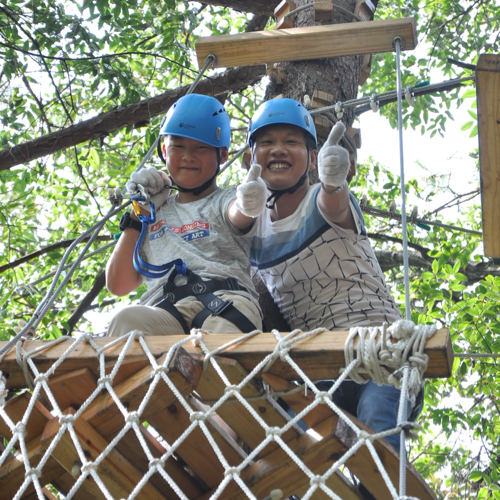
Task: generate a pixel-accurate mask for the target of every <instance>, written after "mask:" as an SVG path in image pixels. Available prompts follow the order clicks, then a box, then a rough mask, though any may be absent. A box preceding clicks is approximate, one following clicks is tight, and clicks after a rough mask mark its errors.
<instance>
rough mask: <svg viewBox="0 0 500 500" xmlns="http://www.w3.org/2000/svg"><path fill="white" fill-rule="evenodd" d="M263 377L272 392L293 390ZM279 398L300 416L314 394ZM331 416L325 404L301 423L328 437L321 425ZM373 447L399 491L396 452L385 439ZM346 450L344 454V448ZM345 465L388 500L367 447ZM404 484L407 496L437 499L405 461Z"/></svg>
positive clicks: (380, 499) (381, 498) (283, 382)
mask: <svg viewBox="0 0 500 500" xmlns="http://www.w3.org/2000/svg"><path fill="white" fill-rule="evenodd" d="M263 378H264V379H265V380H266V382H268V383H269V385H270V386H271V387H272V388H273V389H274V390H275V391H289V390H292V389H294V388H296V386H295V385H293V384H291V383H289V382H287V381H286V380H284V379H280V378H279V377H275V376H274V375H267V374H264V376H263ZM282 398H283V400H284V401H286V403H287V404H289V405H290V407H291V408H292V409H293V410H294V411H295V413H300V412H301V411H302V410H303V409H304V408H305V407H306V406H308V405H309V404H311V403H312V402H313V401H314V393H313V392H312V391H308V393H307V395H306V394H305V393H304V391H301V392H297V393H295V394H292V395H289V396H282ZM345 413H346V415H348V416H349V418H350V419H351V420H352V421H353V422H354V423H355V424H356V426H357V427H359V428H360V429H362V430H365V431H367V432H369V433H370V434H374V431H373V430H372V429H371V428H369V427H368V426H367V425H365V424H364V423H363V422H361V421H360V420H358V419H357V418H355V417H353V416H352V415H349V414H348V413H347V412H345ZM333 415H335V413H334V412H333V411H332V410H331V409H330V407H328V406H326V405H318V406H316V407H315V408H313V409H312V410H310V412H309V413H308V414H307V415H306V416H305V417H304V418H303V420H304V422H305V423H306V424H307V425H308V426H310V427H314V429H315V431H316V432H318V433H319V434H320V435H322V436H327V435H328V434H329V433H330V432H331V428H330V427H329V426H326V427H324V426H322V423H323V422H325V421H327V420H328V418H329V417H331V416H333ZM353 440H354V442H353V443H355V442H356V440H357V439H356V438H353ZM373 445H374V447H375V449H376V451H377V455H378V456H379V458H380V460H381V462H382V464H383V465H384V467H385V469H386V471H387V473H388V474H389V477H390V478H391V481H392V482H393V484H394V485H395V487H396V489H398V487H399V453H398V451H396V450H395V449H394V448H393V447H392V446H391V445H390V444H389V443H388V442H387V441H386V440H385V439H382V440H378V441H375V442H374V443H373ZM345 451H347V449H346V450H345ZM346 465H347V467H348V468H349V470H350V471H351V472H352V473H353V474H355V475H356V476H357V477H358V478H359V479H360V481H361V482H362V483H363V485H364V486H365V487H366V488H368V490H370V491H371V492H372V494H373V495H374V496H375V498H377V500H385V499H386V498H390V496H391V494H390V492H389V489H388V488H387V486H386V484H385V481H384V480H383V478H382V476H381V474H380V472H379V471H378V468H377V465H376V464H375V462H374V460H373V457H372V456H371V454H370V451H369V450H368V448H367V447H366V446H362V447H361V448H360V449H359V450H358V452H357V453H356V455H354V456H353V457H352V458H350V459H349V460H348V461H347V462H346ZM406 485H407V495H410V496H413V497H417V498H419V499H420V500H436V495H435V494H434V492H433V491H432V490H431V489H430V488H429V486H428V485H427V483H426V482H425V481H424V479H423V478H422V477H421V476H420V474H419V473H418V471H417V470H416V469H415V468H414V467H413V466H412V465H411V464H410V463H409V462H406Z"/></svg>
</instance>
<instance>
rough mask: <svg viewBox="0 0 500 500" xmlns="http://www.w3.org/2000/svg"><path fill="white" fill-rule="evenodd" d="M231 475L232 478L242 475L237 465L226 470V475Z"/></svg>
mask: <svg viewBox="0 0 500 500" xmlns="http://www.w3.org/2000/svg"><path fill="white" fill-rule="evenodd" d="M228 476H231V479H234V478H235V477H239V476H240V471H239V470H238V468H237V467H229V468H228V469H226V470H225V471H224V477H228Z"/></svg>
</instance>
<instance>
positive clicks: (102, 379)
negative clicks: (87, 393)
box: [98, 375, 113, 389]
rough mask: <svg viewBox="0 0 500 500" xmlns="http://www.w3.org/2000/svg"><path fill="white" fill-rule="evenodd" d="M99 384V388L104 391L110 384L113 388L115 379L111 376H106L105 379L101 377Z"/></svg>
mask: <svg viewBox="0 0 500 500" xmlns="http://www.w3.org/2000/svg"><path fill="white" fill-rule="evenodd" d="M98 382H99V387H100V388H101V389H104V387H105V385H106V383H109V385H111V386H112V385H113V379H112V378H111V377H110V376H109V375H106V376H105V377H101V378H100V379H99V381H98Z"/></svg>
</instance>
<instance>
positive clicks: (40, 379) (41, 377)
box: [34, 373, 49, 385]
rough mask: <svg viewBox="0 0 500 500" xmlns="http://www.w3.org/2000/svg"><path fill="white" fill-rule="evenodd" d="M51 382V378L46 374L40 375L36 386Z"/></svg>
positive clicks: (36, 380) (36, 379)
mask: <svg viewBox="0 0 500 500" xmlns="http://www.w3.org/2000/svg"><path fill="white" fill-rule="evenodd" d="M47 380H49V376H48V375H47V374H46V373H40V375H37V377H36V378H35V380H34V382H35V385H36V384H43V383H44V382H47Z"/></svg>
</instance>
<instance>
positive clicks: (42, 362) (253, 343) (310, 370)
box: [0, 329, 453, 388]
mask: <svg viewBox="0 0 500 500" xmlns="http://www.w3.org/2000/svg"><path fill="white" fill-rule="evenodd" d="M348 336H349V331H347V330H338V331H334V332H324V333H320V334H318V335H316V336H315V337H312V338H309V339H307V340H303V341H302V342H300V344H294V346H293V347H292V349H291V351H290V353H291V355H292V357H293V359H295V360H296V361H297V362H298V364H299V365H300V366H301V367H302V369H303V370H304V371H305V372H306V373H307V374H308V375H309V376H310V377H312V378H313V379H315V380H329V379H334V378H337V377H338V376H339V370H340V368H343V367H345V358H344V344H345V341H346V339H347V337H348ZM240 337H241V334H231V333H223V334H221V333H219V334H211V335H206V336H205V337H204V342H205V344H206V346H207V347H208V349H209V350H210V351H212V350H215V349H217V348H219V347H221V346H223V345H225V344H226V343H228V342H230V341H234V340H236V339H239V338H240ZM144 340H145V342H146V343H147V345H148V347H149V349H150V350H151V352H152V354H153V356H155V357H159V356H161V355H162V354H164V353H165V352H167V351H168V350H169V349H170V348H171V347H172V346H173V345H174V344H176V343H177V342H178V341H179V337H178V336H177V335H168V336H162V337H159V336H147V337H144ZM47 342H48V341H47ZM94 342H95V343H96V344H97V345H98V346H99V347H103V346H105V345H107V344H109V343H110V339H107V338H95V339H94ZM6 343H7V342H0V348H2V347H3V346H4V345H5V344H6ZM276 344H277V340H276V337H275V336H274V335H273V334H272V333H261V334H259V335H256V336H254V337H252V338H251V339H248V340H246V341H245V342H242V343H241V344H237V345H235V346H233V347H231V348H230V349H228V350H227V351H225V352H222V353H220V354H219V355H220V356H222V357H229V358H232V359H235V360H237V361H238V362H239V363H240V364H241V365H242V366H243V367H244V368H245V370H247V371H251V370H252V369H253V367H255V366H256V365H257V364H258V363H259V362H260V361H261V360H262V359H263V358H264V357H265V356H267V355H268V354H270V353H271V352H273V351H274V348H275V347H276ZM43 345H44V341H40V340H30V341H27V342H25V343H24V346H23V347H24V349H25V350H26V351H31V350H33V349H36V348H38V347H41V346H43ZM67 347H68V345H67V343H64V344H63V345H61V344H58V345H55V346H54V347H52V348H50V349H47V350H46V351H44V352H43V356H33V357H32V358H31V359H32V360H33V362H34V363H35V364H36V366H37V367H38V369H39V370H40V371H41V372H45V371H46V370H48V369H49V368H50V367H51V366H52V365H53V363H54V362H55V361H56V360H58V359H59V358H60V356H61V355H62V353H63V352H65V351H66V349H67ZM121 349H122V346H121V345H118V346H114V347H111V348H109V349H108V350H107V351H106V359H107V361H108V362H112V361H114V360H116V359H117V358H118V356H119V354H120V352H121ZM184 349H185V350H186V351H187V352H188V353H190V354H191V355H198V356H199V355H200V354H201V348H199V347H196V346H194V345H193V344H191V343H187V344H184ZM424 353H425V354H427V355H428V356H429V366H428V368H427V371H426V372H425V374H424V376H425V377H426V378H439V377H449V376H450V374H451V369H452V365H453V349H452V344H451V337H450V334H449V331H448V330H446V329H442V330H438V331H437V332H436V333H435V334H434V335H433V336H432V337H431V338H430V339H429V340H428V341H427V343H426V345H425V349H424ZM127 358H128V359H129V360H130V361H132V360H133V361H144V366H148V365H149V361H148V360H147V357H146V355H145V354H144V351H143V349H142V347H141V345H140V344H139V342H134V343H133V344H132V345H131V346H130V348H129V350H128V354H127ZM85 367H88V368H89V369H91V370H92V371H93V372H94V373H98V361H97V358H96V355H95V351H94V349H93V348H92V347H91V346H89V345H86V344H82V345H80V346H79V347H78V349H77V350H74V351H72V352H71V353H70V354H69V355H68V357H67V358H66V360H65V362H64V363H62V364H61V365H60V366H59V368H58V370H56V375H58V374H60V373H64V372H69V371H73V370H77V369H79V368H85ZM0 370H2V371H3V372H4V373H8V374H9V377H8V379H7V387H8V388H19V387H25V386H26V382H25V380H24V375H23V372H22V370H21V368H20V367H19V365H18V364H17V361H16V353H15V351H12V350H11V351H10V352H9V353H7V354H6V355H5V357H4V359H3V360H2V362H1V363H0ZM270 373H273V374H275V375H278V376H280V377H282V378H285V379H287V380H293V379H296V378H297V374H296V373H295V371H294V370H293V369H292V368H291V367H290V365H288V363H285V362H283V361H281V360H280V359H279V358H278V359H277V360H276V362H275V363H274V365H273V366H272V367H271V369H270Z"/></svg>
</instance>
